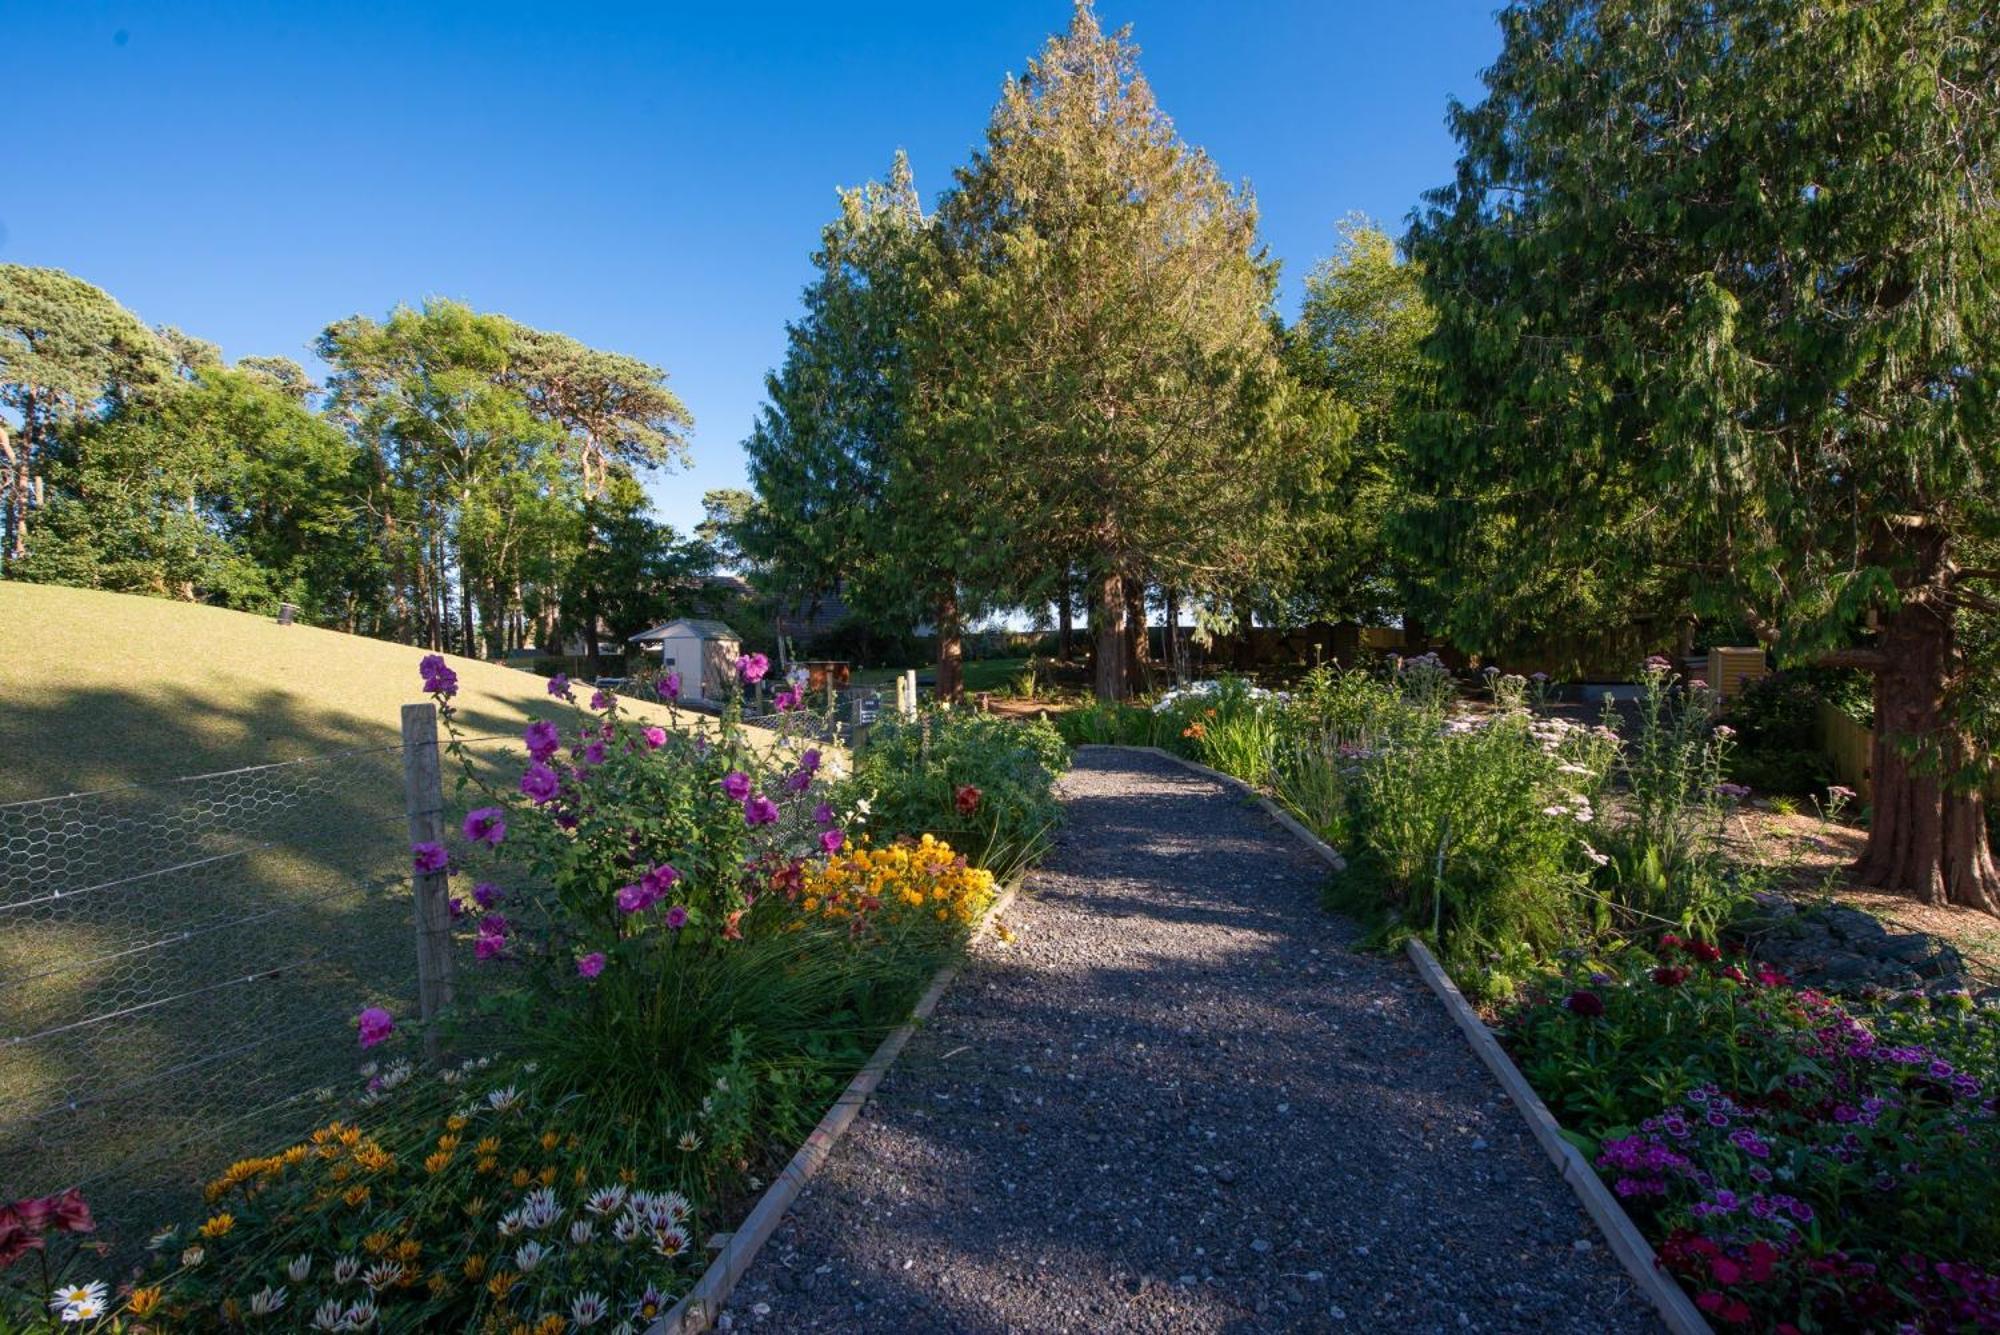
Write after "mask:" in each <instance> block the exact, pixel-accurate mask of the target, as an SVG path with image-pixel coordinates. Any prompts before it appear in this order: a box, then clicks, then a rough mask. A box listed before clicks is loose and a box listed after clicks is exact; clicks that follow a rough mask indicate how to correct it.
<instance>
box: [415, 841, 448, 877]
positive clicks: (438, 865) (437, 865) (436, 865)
mask: <svg viewBox="0 0 2000 1335" xmlns="http://www.w3.org/2000/svg"><path fill="white" fill-rule="evenodd" d="M410 865H411V866H413V867H415V868H416V869H417V870H418V871H419V872H426V873H428V872H438V871H443V870H444V869H445V868H446V867H448V866H450V865H451V854H449V853H447V852H445V851H444V845H443V844H433V843H418V844H411V845H410Z"/></svg>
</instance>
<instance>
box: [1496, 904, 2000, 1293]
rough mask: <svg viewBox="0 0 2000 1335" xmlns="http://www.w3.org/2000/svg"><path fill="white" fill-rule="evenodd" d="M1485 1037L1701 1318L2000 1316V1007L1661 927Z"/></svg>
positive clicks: (1548, 986) (1522, 1007)
mask: <svg viewBox="0 0 2000 1335" xmlns="http://www.w3.org/2000/svg"><path fill="white" fill-rule="evenodd" d="M1502 1040H1503V1042H1504V1043H1505V1044H1506V1046H1507V1047H1508V1049H1509V1051H1510V1052H1511V1053H1512V1055H1513V1056H1514V1058H1515V1060H1516V1061H1517V1062H1518V1063H1519V1065H1520V1066H1521V1069H1522V1071H1523V1073H1524V1074H1525V1075H1526V1076H1527V1077H1528V1079H1529V1080H1530V1082H1532V1083H1533V1084H1534V1086H1535V1088H1536V1091H1537V1092H1538V1093H1540V1094H1541V1096H1542V1098H1543V1099H1544V1100H1545V1101H1546V1102H1547V1103H1548V1104H1549V1107H1550V1108H1551V1110H1552V1111H1553V1112H1554V1113H1555V1114H1556V1116H1557V1117H1558V1118H1559V1119H1560V1120H1561V1121H1562V1123H1563V1125H1564V1128H1565V1134H1566V1135H1568V1136H1570V1137H1571V1139H1572V1140H1574V1141H1575V1142H1576V1143H1577V1144H1578V1146H1579V1148H1582V1149H1584V1150H1585V1151H1586V1153H1587V1154H1589V1155H1590V1156H1591V1158H1592V1159H1593V1161H1594V1162H1595V1163H1596V1164H1597V1166H1598V1169H1599V1172H1600V1173H1601V1174H1602V1175H1603V1176H1604V1177H1605V1178H1606V1180H1607V1181H1608V1182H1609V1183H1610V1184H1611V1187H1612V1189H1613V1190H1614V1191H1615V1192H1616V1193H1617V1194H1618V1195H1619V1196H1620V1197H1621V1198H1622V1199H1623V1200H1624V1202H1625V1205H1626V1208H1627V1210H1628V1211H1630V1212H1631V1213H1632V1214H1633V1216H1634V1217H1635V1218H1636V1219H1637V1220H1638V1221H1639V1222H1640V1224H1641V1225H1642V1227H1644V1228H1645V1229H1646V1231H1647V1233H1648V1234H1649V1236H1650V1237H1651V1238H1652V1240H1653V1243H1654V1246H1655V1248H1656V1249H1657V1251H1658V1253H1659V1256H1660V1260H1661V1264H1663V1265H1664V1266H1666V1267H1667V1268H1668V1269H1669V1270H1670V1271H1672V1272H1673V1273H1674V1274H1675V1276H1676V1277H1677V1278H1679V1279H1680V1281H1681V1282H1682V1284H1683V1286H1684V1287H1686V1289H1687V1290H1688V1292H1689V1293H1690V1295H1691V1296H1692V1297H1693V1298H1694V1301H1695V1303H1696V1305H1697V1306H1698V1307H1699V1308H1700V1309H1701V1310H1702V1311H1703V1312H1704V1313H1705V1314H1707V1316H1708V1317H1709V1319H1710V1320H1711V1321H1712V1322H1714V1323H1716V1324H1717V1325H1718V1326H1723V1327H1738V1328H1745V1329H1749V1328H1755V1329H1764V1330H1778V1331H1786V1330H1791V1331H1835V1330H1855V1329H1892V1328H1897V1329H1907V1330H1912V1331H1956V1330H1972V1329H1977V1330H1993V1329H2000V1273H1996V1271H2000V1194H1996V1193H1995V1192H1994V1190H1993V1185H1992V1183H1993V1165H1994V1164H1995V1163H2000V1119H1996V1113H1995V1102H1994V1095H1995V1090H1994V1073H1995V1071H1996V1069H2000V1012H1995V1011H1994V1010H1991V1009H1982V1008H1975V1007H1973V1006H1972V1005H1971V1003H1970V1002H1969V1000H1967V999H1966V998H1963V997H1959V998H1950V999H1945V1000H1941V1001H1937V1002H1925V1001H1917V1002H1907V1003H1905V1004H1904V1005H1903V1006H1902V1007H1900V1008H1880V1009H1874V1010H1870V1011H1867V1012H1865V1013H1859V1012H1855V1011H1851V1010H1849V1009H1846V1008H1844V1007H1843V1006H1841V1005H1839V1004H1837V1003H1836V1002H1834V1001H1833V1000H1831V999H1829V998H1827V997H1825V996H1822V995H1820V994H1818V993H1816V992H1814V991H1811V990H1809V989H1800V988H1795V987H1792V986H1790V985H1789V983H1788V982H1787V981H1786V980H1785V979H1784V978H1783V977H1782V976H1781V975H1779V974H1777V973H1774V972H1772V971H1770V970H1768V969H1760V968H1757V967H1755V966H1747V965H1745V964H1743V963H1740V962H1732V961H1730V960H1728V959H1725V958H1724V957H1723V955H1722V953H1721V952H1720V951H1719V950H1717V949H1716V948H1715V947H1713V946H1710V945H1707V944H1705V943H1701V942H1693V941H1683V940H1682V939H1680V938H1679V937H1677V936H1674V935H1671V934H1670V935H1668V936H1666V937H1664V938H1663V939H1662V942H1661V945H1660V949H1659V952H1658V953H1657V954H1654V955H1649V954H1648V953H1647V952H1645V951H1640V950H1627V951H1625V952H1623V954H1622V955H1621V957H1620V959H1619V961H1618V962H1616V963H1609V964H1607V963H1603V962H1598V963H1596V964H1588V963H1585V962H1582V961H1576V962H1573V963H1572V964H1571V965H1570V967H1568V968H1567V969H1566V970H1565V971H1564V972H1562V973H1561V974H1559V975H1556V976H1552V977H1550V978H1549V979H1547V980H1546V981H1545V982H1544V983H1542V984H1541V985H1538V986H1537V987H1535V988H1533V989H1532V990H1531V991H1530V992H1529V993H1528V994H1527V995H1526V996H1525V997H1524V998H1523V999H1522V1000H1521V1001H1520V1002H1519V1003H1517V1004H1516V1005H1514V1006H1513V1007H1511V1008H1509V1009H1508V1010H1507V1011H1506V1013H1505V1018H1504V1023H1503V1029H1502Z"/></svg>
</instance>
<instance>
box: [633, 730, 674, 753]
mask: <svg viewBox="0 0 2000 1335" xmlns="http://www.w3.org/2000/svg"><path fill="white" fill-rule="evenodd" d="M639 735H640V736H641V737H644V738H645V739H646V749H647V750H648V751H657V750H659V749H660V748H661V747H663V746H665V745H666V744H667V730H666V729H665V728H647V729H646V730H645V731H643V732H641V733H640V734H639Z"/></svg>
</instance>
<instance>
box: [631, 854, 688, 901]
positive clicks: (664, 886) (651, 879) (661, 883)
mask: <svg viewBox="0 0 2000 1335" xmlns="http://www.w3.org/2000/svg"><path fill="white" fill-rule="evenodd" d="M680 878H681V873H680V870H679V868H677V867H675V866H673V865H672V864H671V863H666V862H662V863H661V864H660V865H659V866H657V867H654V868H653V869H652V870H651V871H649V872H647V873H646V874H645V875H644V876H643V877H641V878H640V879H641V880H642V881H644V882H645V885H646V888H647V889H648V890H650V891H652V892H653V898H655V899H658V898H660V897H661V896H663V895H665V894H666V893H667V891H668V890H669V889H671V888H672V887H673V884H674V882H676V881H678V880H680Z"/></svg>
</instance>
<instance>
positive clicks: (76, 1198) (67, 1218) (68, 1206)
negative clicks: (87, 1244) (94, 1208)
mask: <svg viewBox="0 0 2000 1335" xmlns="http://www.w3.org/2000/svg"><path fill="white" fill-rule="evenodd" d="M49 1208H50V1212H51V1213H52V1214H53V1215H54V1217H55V1224H56V1227H57V1228H59V1229H61V1230H62V1231H63V1232H65V1233H95V1232H96V1231H97V1221H96V1220H95V1219H92V1218H91V1217H90V1203H89V1202H88V1201H86V1200H84V1199H83V1193H82V1192H81V1191H79V1190H78V1189H77V1188H75V1187H71V1188H70V1189H69V1190H68V1191H65V1192H64V1193H63V1194H62V1195H60V1196H52V1197H50V1198H49Z"/></svg>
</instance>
